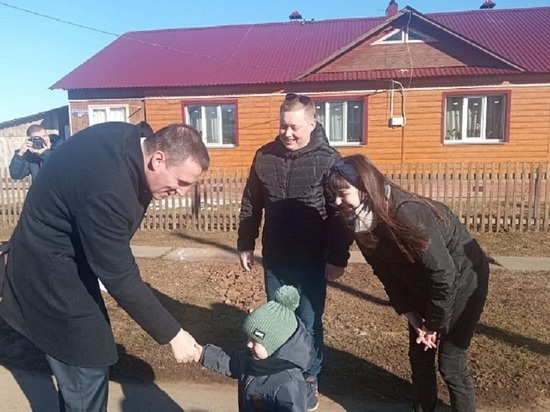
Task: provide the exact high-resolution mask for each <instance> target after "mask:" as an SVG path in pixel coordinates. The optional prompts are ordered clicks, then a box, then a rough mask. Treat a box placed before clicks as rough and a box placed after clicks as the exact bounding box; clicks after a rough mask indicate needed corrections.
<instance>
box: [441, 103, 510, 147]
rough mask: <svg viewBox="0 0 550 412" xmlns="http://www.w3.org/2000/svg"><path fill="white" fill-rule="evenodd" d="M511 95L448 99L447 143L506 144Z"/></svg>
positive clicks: (446, 105) (446, 113) (446, 110)
mask: <svg viewBox="0 0 550 412" xmlns="http://www.w3.org/2000/svg"><path fill="white" fill-rule="evenodd" d="M508 104H509V94H508V93H507V94H495V95H463V96H457V95H452V96H450V95H448V96H447V97H446V98H445V119H444V122H445V123H444V124H445V138H444V141H445V143H490V142H504V141H506V129H507V127H506V125H507V112H508Z"/></svg>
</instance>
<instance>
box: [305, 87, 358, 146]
mask: <svg viewBox="0 0 550 412" xmlns="http://www.w3.org/2000/svg"><path fill="white" fill-rule="evenodd" d="M311 100H312V101H313V104H314V105H315V112H316V114H315V119H316V120H319V116H318V113H317V104H318V103H325V104H326V103H329V102H345V103H346V105H347V103H348V102H350V101H361V102H362V103H363V110H362V113H361V114H362V116H363V125H362V128H361V129H362V130H361V138H360V139H359V141H358V142H347V141H332V140H331V138H330V135H329V133H328V130H329V127H330V125H329V124H327V122H326V108H325V122H320V123H321V124H322V125H323V128H324V129H325V133H326V134H327V138H328V141H329V144H330V145H331V146H336V147H357V146H364V145H366V144H367V131H368V104H367V103H368V101H367V97H366V96H314V97H312V99H311ZM346 113H347V111H346ZM346 116H347V114H346ZM346 129H347V122H346ZM344 131H345V130H344ZM346 140H347V137H346Z"/></svg>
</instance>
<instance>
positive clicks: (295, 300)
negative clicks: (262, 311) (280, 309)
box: [275, 285, 300, 312]
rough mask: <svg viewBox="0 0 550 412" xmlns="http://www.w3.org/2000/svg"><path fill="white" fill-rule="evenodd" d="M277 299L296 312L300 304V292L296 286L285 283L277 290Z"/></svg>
mask: <svg viewBox="0 0 550 412" xmlns="http://www.w3.org/2000/svg"><path fill="white" fill-rule="evenodd" d="M275 301H277V302H279V303H280V304H281V305H283V306H284V307H287V308H289V309H290V310H292V311H293V312H294V311H295V310H296V308H297V307H298V305H299V304H300V294H299V293H298V290H297V289H296V288H295V287H294V286H290V285H284V286H281V287H280V288H279V289H278V290H277V292H275Z"/></svg>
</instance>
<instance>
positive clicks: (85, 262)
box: [0, 122, 209, 412]
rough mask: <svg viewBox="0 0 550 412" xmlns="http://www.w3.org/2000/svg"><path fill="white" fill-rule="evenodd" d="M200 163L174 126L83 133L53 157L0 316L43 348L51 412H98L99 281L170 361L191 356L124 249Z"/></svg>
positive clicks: (106, 330) (29, 202)
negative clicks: (54, 389)
mask: <svg viewBox="0 0 550 412" xmlns="http://www.w3.org/2000/svg"><path fill="white" fill-rule="evenodd" d="M208 166H209V156H208V152H207V150H206V147H205V146H204V144H203V142H202V139H201V136H200V134H199V133H198V132H197V130H195V129H193V128H192V127H189V126H186V125H181V124H174V125H170V126H167V127H165V128H163V129H161V130H159V131H158V132H156V133H154V134H153V132H152V130H151V128H150V126H149V125H147V123H145V122H142V123H141V124H138V125H131V124H128V123H104V124H99V125H95V126H92V127H89V128H87V129H85V130H83V131H81V132H79V133H77V134H76V135H74V136H73V137H72V138H71V139H70V140H69V141H67V142H66V143H65V144H63V145H62V146H61V147H60V148H59V149H58V150H56V151H55V152H54V153H52V154H51V157H50V160H49V161H48V162H47V163H46V164H45V165H44V167H43V168H42V169H41V171H40V173H39V175H38V176H37V178H36V179H35V181H34V183H33V185H32V186H31V187H30V190H29V193H28V195H27V198H26V201H25V205H24V207H23V212H22V214H21V218H20V221H19V223H18V225H17V227H16V228H15V231H14V233H13V236H12V238H11V239H10V245H9V248H10V249H9V252H8V259H7V268H6V276H5V282H4V288H3V293H2V296H1V298H2V299H1V302H0V315H1V316H2V317H4V319H5V320H6V321H7V322H8V323H9V324H10V325H11V326H12V327H13V328H14V329H16V330H17V331H19V332H20V333H22V334H23V335H25V336H26V337H28V338H29V339H30V340H31V341H32V342H34V344H35V345H36V346H37V347H39V348H40V349H42V350H43V351H44V352H45V353H46V357H47V359H48V362H49V363H50V365H51V367H52V370H53V372H54V375H55V377H56V380H57V384H58V388H59V397H60V408H61V410H70V411H86V412H90V411H105V410H106V407H107V397H108V377H109V376H108V375H109V365H111V364H113V363H115V362H116V361H117V351H116V346H115V342H114V339H113V334H112V330H111V327H110V324H109V318H108V315H107V311H106V308H105V304H104V301H103V298H102V296H101V292H100V289H99V285H98V280H100V281H101V282H102V283H103V285H105V287H106V289H107V290H108V291H109V293H110V295H111V296H113V298H114V299H115V300H116V301H117V302H118V304H119V305H120V306H121V307H122V308H124V310H126V311H127V312H128V313H129V314H130V316H131V317H132V318H133V319H134V320H135V321H136V322H137V323H138V324H139V325H140V326H141V327H142V328H143V329H144V330H145V331H146V332H147V333H148V334H150V335H151V336H152V337H153V338H154V339H155V340H156V341H157V342H158V343H160V344H167V343H170V345H171V349H172V352H173V354H174V357H175V359H176V361H177V362H190V361H192V360H193V358H194V357H195V355H196V351H197V349H196V348H195V346H194V345H195V343H196V342H195V340H194V339H193V337H192V336H191V335H190V334H189V333H187V332H186V331H184V330H183V329H182V328H181V326H180V325H179V323H178V322H177V321H176V319H174V317H173V316H172V315H170V314H169V313H168V312H167V310H166V309H165V308H164V307H163V306H162V305H161V304H160V302H159V301H158V300H157V298H156V297H155V296H154V295H153V293H152V291H151V289H150V288H149V287H148V286H147V285H146V284H145V283H144V282H143V280H142V279H141V277H140V273H139V269H138V267H137V265H136V262H135V260H134V257H133V255H132V252H131V249H130V239H131V237H132V236H133V234H134V233H135V231H136V230H137V228H138V227H139V224H140V222H141V220H142V218H143V215H144V213H145V210H146V208H147V206H148V205H149V202H150V201H151V198H155V199H163V198H165V197H167V196H169V195H173V194H177V195H180V196H181V195H183V194H184V193H185V192H186V191H187V190H188V189H189V188H190V187H191V186H192V185H193V183H195V182H196V181H197V180H198V179H199V176H200V175H201V173H202V172H204V171H205V170H207V168H208Z"/></svg>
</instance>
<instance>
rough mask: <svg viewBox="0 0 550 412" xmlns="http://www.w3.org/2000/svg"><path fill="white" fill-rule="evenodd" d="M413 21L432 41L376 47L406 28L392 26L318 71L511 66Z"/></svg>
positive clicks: (416, 27) (412, 26)
mask: <svg viewBox="0 0 550 412" xmlns="http://www.w3.org/2000/svg"><path fill="white" fill-rule="evenodd" d="M414 20H417V21H416V22H415V23H416V24H414V25H413V24H411V28H412V29H413V30H414V29H416V30H418V32H419V33H422V34H424V35H427V36H429V37H431V38H432V41H428V42H410V43H380V44H373V43H375V42H376V41H378V40H380V39H382V38H383V37H384V36H386V35H388V34H390V33H391V32H392V31H393V30H395V29H396V28H399V29H404V26H399V25H397V26H396V27H391V26H390V27H388V28H387V29H386V30H383V31H381V32H380V33H379V34H377V35H374V36H373V37H371V38H368V39H366V40H365V41H363V42H360V43H358V44H357V45H356V46H354V47H353V48H352V49H350V50H348V51H346V52H345V54H342V55H341V56H339V57H337V58H336V59H334V60H333V61H332V62H331V63H329V64H327V65H326V66H324V67H323V68H322V69H321V70H319V72H320V73H323V72H329V73H330V72H347V71H356V70H358V71H363V70H388V69H405V68H406V69H410V68H421V67H422V68H427V67H458V66H478V67H479V66H486V67H502V68H507V67H509V66H507V65H505V64H504V63H503V62H502V61H499V60H497V59H496V58H494V57H493V56H491V55H489V54H485V53H483V52H480V51H479V49H477V48H475V47H474V46H472V45H470V44H468V43H466V42H464V41H462V40H460V39H457V38H456V37H454V36H451V35H449V34H448V33H445V32H443V31H442V30H439V29H437V28H435V27H433V26H429V25H427V24H425V23H424V22H421V21H418V19H414ZM404 24H406V21H404Z"/></svg>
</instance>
